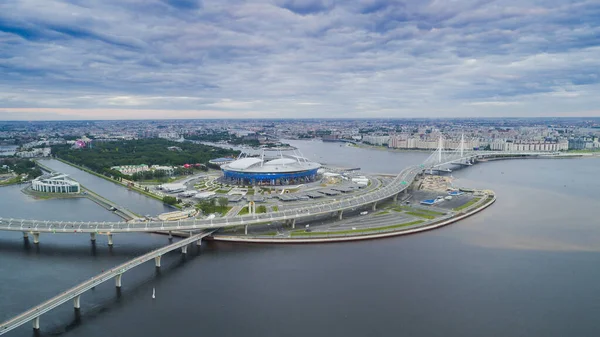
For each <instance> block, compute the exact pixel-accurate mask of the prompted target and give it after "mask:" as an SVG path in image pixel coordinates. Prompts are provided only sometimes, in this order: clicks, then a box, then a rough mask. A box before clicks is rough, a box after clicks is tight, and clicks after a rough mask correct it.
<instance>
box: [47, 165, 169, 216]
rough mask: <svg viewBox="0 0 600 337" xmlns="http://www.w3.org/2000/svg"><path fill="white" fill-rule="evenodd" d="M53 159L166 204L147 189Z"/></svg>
mask: <svg viewBox="0 0 600 337" xmlns="http://www.w3.org/2000/svg"><path fill="white" fill-rule="evenodd" d="M51 159H56V160H58V161H60V162H61V163H63V164H66V165H70V166H73V167H75V168H77V169H80V170H82V171H84V172H86V173H89V174H92V175H94V176H96V177H98V178H102V179H104V180H107V181H110V182H111V183H114V184H117V185H119V186H122V187H125V188H127V189H129V190H131V191H134V192H137V193H139V194H142V195H145V196H147V197H149V198H153V199H156V200H158V201H160V202H162V203H163V204H165V203H164V202H163V200H162V199H161V198H159V197H158V196H156V195H153V194H152V193H148V192H146V191H143V190H140V189H138V188H136V187H129V186H127V185H125V184H124V183H122V182H120V181H118V180H115V179H112V178H110V177H107V176H105V175H103V174H100V173H98V172H95V171H92V170H90V169H88V168H85V167H83V166H80V165H77V164H73V163H71V162H69V161H66V160H64V159H61V158H58V157H56V158H51ZM36 162H37V161H36ZM40 166H43V164H40ZM44 167H45V166H44ZM165 205H168V206H170V207H173V208H175V209H179V210H180V209H181V208H180V207H177V206H173V205H169V204H165Z"/></svg>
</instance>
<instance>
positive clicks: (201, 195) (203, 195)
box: [194, 192, 216, 199]
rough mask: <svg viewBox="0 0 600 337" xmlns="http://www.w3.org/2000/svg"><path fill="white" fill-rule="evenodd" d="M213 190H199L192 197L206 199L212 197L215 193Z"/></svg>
mask: <svg viewBox="0 0 600 337" xmlns="http://www.w3.org/2000/svg"><path fill="white" fill-rule="evenodd" d="M215 194H216V193H215V192H200V193H196V195H194V198H196V199H207V198H210V197H212V196H213V195H215Z"/></svg>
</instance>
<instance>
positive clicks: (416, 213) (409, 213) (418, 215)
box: [406, 212, 436, 220]
mask: <svg viewBox="0 0 600 337" xmlns="http://www.w3.org/2000/svg"><path fill="white" fill-rule="evenodd" d="M406 214H408V215H412V216H416V217H419V218H424V219H429V220H431V219H435V218H436V216H435V215H430V214H425V213H421V212H406Z"/></svg>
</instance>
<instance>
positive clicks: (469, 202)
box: [454, 198, 481, 211]
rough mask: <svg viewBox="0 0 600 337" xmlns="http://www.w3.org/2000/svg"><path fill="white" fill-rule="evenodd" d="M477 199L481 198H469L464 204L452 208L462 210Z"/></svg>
mask: <svg viewBox="0 0 600 337" xmlns="http://www.w3.org/2000/svg"><path fill="white" fill-rule="evenodd" d="M479 200H481V198H473V199H471V200H469V201H468V202H467V203H466V204H464V205H461V206H458V207H456V208H455V209H454V210H455V211H460V210H463V209H465V208H467V207H470V206H472V205H473V204H475V203H477V202H478V201H479Z"/></svg>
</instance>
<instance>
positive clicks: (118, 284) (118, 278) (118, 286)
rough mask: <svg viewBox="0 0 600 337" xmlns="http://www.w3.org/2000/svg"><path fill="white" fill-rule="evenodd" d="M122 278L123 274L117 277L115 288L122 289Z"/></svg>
mask: <svg viewBox="0 0 600 337" xmlns="http://www.w3.org/2000/svg"><path fill="white" fill-rule="evenodd" d="M121 276H123V274H117V276H115V286H116V287H117V288H121Z"/></svg>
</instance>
